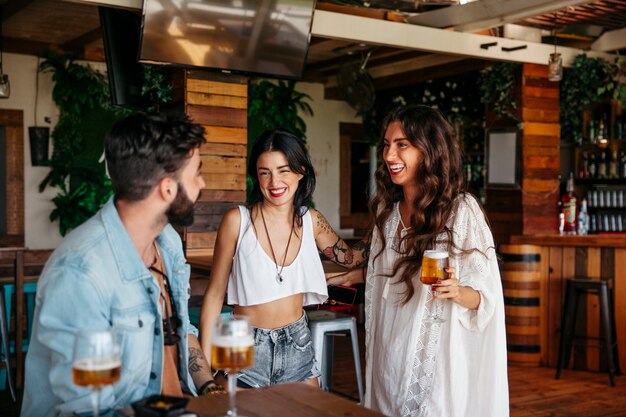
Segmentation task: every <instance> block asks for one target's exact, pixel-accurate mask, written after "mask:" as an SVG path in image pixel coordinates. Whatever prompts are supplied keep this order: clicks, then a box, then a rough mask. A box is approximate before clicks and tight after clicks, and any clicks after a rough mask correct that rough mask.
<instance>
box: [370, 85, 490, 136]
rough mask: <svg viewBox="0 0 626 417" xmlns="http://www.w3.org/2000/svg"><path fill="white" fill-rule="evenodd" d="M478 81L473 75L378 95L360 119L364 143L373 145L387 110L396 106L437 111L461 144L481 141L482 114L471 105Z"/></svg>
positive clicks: (476, 107)
mask: <svg viewBox="0 0 626 417" xmlns="http://www.w3.org/2000/svg"><path fill="white" fill-rule="evenodd" d="M479 81H480V80H479V77H478V74H477V73H468V74H463V75H461V76H456V77H448V78H438V79H434V80H428V81H426V82H423V83H420V84H417V85H414V86H412V87H408V88H407V87H402V88H398V89H394V90H388V91H384V92H380V93H378V94H377V97H376V103H375V105H374V107H373V108H372V109H371V110H370V111H368V112H366V113H365V114H364V115H363V124H364V127H365V129H364V130H365V132H366V134H367V135H368V137H367V140H368V142H369V143H371V144H376V142H377V141H378V139H379V135H380V133H381V132H380V129H381V125H382V122H383V119H384V117H385V116H386V115H387V114H388V113H389V112H390V111H391V110H393V109H394V108H395V107H396V106H399V105H412V104H423V105H427V106H430V107H433V108H435V109H438V110H439V111H440V112H441V113H442V114H443V115H444V116H445V117H446V118H447V119H448V121H449V122H450V123H451V124H452V125H454V126H455V127H459V128H462V130H463V136H464V139H465V140H469V141H471V142H474V141H476V142H478V141H480V140H482V137H483V132H482V124H481V122H482V120H483V114H484V111H483V108H482V106H477V105H476V103H475V98H476V97H477V96H478V95H479V94H480V91H479V84H480V83H479ZM457 133H459V132H457Z"/></svg>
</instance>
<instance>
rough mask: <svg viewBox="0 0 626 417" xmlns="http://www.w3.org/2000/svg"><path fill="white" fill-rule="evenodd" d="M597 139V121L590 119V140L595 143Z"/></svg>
mask: <svg viewBox="0 0 626 417" xmlns="http://www.w3.org/2000/svg"><path fill="white" fill-rule="evenodd" d="M595 140H596V122H595V121H594V120H590V121H589V142H590V143H594V142H595Z"/></svg>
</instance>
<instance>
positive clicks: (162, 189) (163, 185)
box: [157, 177, 178, 202]
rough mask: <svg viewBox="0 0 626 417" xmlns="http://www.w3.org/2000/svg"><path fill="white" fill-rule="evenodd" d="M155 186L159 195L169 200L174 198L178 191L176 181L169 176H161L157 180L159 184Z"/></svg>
mask: <svg viewBox="0 0 626 417" xmlns="http://www.w3.org/2000/svg"><path fill="white" fill-rule="evenodd" d="M157 187H158V189H159V193H160V194H161V197H162V198H163V199H164V200H165V201H167V202H171V201H173V200H174V198H176V193H178V183H177V182H176V181H174V179H173V178H170V177H165V178H163V179H162V180H161V181H160V182H159V185H158V186H157Z"/></svg>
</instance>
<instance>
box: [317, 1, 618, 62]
mask: <svg viewBox="0 0 626 417" xmlns="http://www.w3.org/2000/svg"><path fill="white" fill-rule="evenodd" d="M470 4H471V3H470ZM455 7H461V6H455ZM311 31H312V34H313V35H315V36H318V37H324V38H332V39H341V40H344V41H347V42H364V43H367V44H370V45H380V46H387V47H393V48H403V49H408V50H418V51H426V52H430V53H440V54H445V55H459V56H464V57H466V58H478V59H487V60H495V61H507V62H519V63H532V64H541V65H545V63H546V59H547V58H546V57H548V56H550V54H551V53H552V52H553V48H554V47H553V46H552V45H547V44H542V43H538V42H529V41H519V40H514V39H506V38H500V37H496V36H487V35H478V34H474V33H462V32H455V31H450V30H442V29H435V28H429V27H425V26H418V25H407V24H403V23H397V22H389V21H385V20H378V19H368V18H364V17H359V16H349V15H344V14H339V13H332V12H327V11H323V10H317V11H316V12H315V18H314V19H313V26H312V29H311ZM493 43H495V44H496V45H495V47H488V46H486V45H490V44H493ZM519 46H524V47H525V48H524V49H523V50H518V49H517V47H519ZM511 48H512V49H511ZM559 52H560V53H561V55H562V56H563V65H565V66H571V65H572V62H573V61H574V59H575V57H576V56H578V55H579V54H580V53H582V52H583V51H582V50H580V49H574V48H567V47H563V48H560V49H559ZM587 54H588V56H590V57H594V58H595V57H599V58H604V59H612V58H615V56H614V55H612V54H607V53H602V52H596V51H589V52H587Z"/></svg>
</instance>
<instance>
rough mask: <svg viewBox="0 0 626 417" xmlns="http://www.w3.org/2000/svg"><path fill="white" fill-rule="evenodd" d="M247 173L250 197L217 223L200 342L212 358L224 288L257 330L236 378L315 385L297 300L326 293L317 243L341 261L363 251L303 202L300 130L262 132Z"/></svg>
mask: <svg viewBox="0 0 626 417" xmlns="http://www.w3.org/2000/svg"><path fill="white" fill-rule="evenodd" d="M248 174H249V175H250V177H251V178H252V179H253V190H252V200H253V201H254V203H253V204H251V205H250V206H247V207H244V206H241V207H238V208H233V209H231V210H229V211H228V212H227V213H226V214H225V215H224V218H223V219H222V223H221V224H220V227H219V231H218V235H217V243H216V246H215V253H214V257H213V266H212V271H211V280H210V283H209V286H208V288H207V290H206V293H205V295H204V302H203V304H202V313H201V326H200V327H201V344H202V349H203V350H204V352H205V354H207V357H208V358H210V357H211V356H210V352H211V336H212V332H213V324H214V322H215V318H216V317H217V316H218V315H219V313H220V310H221V307H222V304H223V301H224V294H225V293H226V290H228V304H233V305H234V306H235V310H234V312H235V314H243V315H246V316H249V317H250V320H251V323H252V325H253V327H254V335H255V364H254V366H253V368H251V369H247V370H244V371H242V373H240V374H239V378H238V379H239V384H240V385H241V386H243V387H261V386H267V385H272V384H279V383H287V382H298V381H307V382H309V383H311V384H315V385H317V383H318V382H317V377H318V376H319V371H318V369H317V365H316V363H315V359H314V352H313V347H312V344H311V335H310V332H309V329H308V327H307V325H306V316H305V315H304V312H303V310H302V307H303V306H306V305H311V304H320V303H322V302H324V301H325V300H326V299H327V298H328V294H327V289H326V279H325V276H324V271H323V269H322V263H321V260H320V256H319V254H318V251H321V252H323V253H324V255H326V257H327V258H328V259H330V260H332V261H333V262H335V263H337V264H339V265H342V266H345V267H354V266H358V265H360V264H361V263H363V261H364V257H363V253H362V252H361V251H357V250H352V249H350V248H349V247H348V245H347V244H346V243H345V242H344V241H343V240H342V239H341V238H339V236H337V233H335V231H334V230H333V229H332V228H331V226H330V225H329V224H328V221H327V220H326V218H325V217H324V216H323V215H322V214H321V213H320V212H319V211H317V210H315V209H307V207H308V206H309V205H310V203H311V198H312V195H313V191H314V189H315V173H314V170H313V166H312V164H311V161H310V158H309V155H308V153H307V150H306V147H305V145H304V143H303V142H302V141H301V140H300V139H299V138H297V137H296V136H294V135H292V134H290V133H288V132H286V131H282V130H272V131H266V132H264V133H263V134H262V135H261V136H260V137H259V138H258V139H257V141H256V142H255V144H254V147H253V149H252V152H251V155H250V158H249V161H248Z"/></svg>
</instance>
